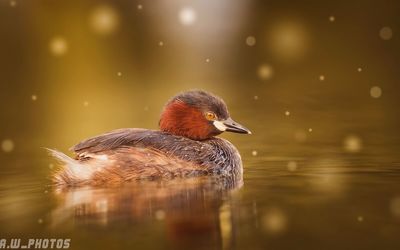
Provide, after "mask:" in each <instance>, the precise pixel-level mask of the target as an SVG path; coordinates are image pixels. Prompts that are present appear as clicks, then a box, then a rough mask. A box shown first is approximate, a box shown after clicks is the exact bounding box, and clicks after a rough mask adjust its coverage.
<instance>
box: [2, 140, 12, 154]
mask: <svg viewBox="0 0 400 250" xmlns="http://www.w3.org/2000/svg"><path fill="white" fill-rule="evenodd" d="M1 149H2V150H3V151H4V152H5V153H10V152H11V151H13V150H14V142H13V141H12V140H10V139H5V140H3V141H2V142H1Z"/></svg>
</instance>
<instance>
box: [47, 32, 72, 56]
mask: <svg viewBox="0 0 400 250" xmlns="http://www.w3.org/2000/svg"><path fill="white" fill-rule="evenodd" d="M49 47H50V52H51V53H52V54H53V55H54V56H62V55H64V54H65V53H67V51H68V43H67V41H66V40H65V39H64V38H63V37H60V36H56V37H53V38H52V39H51V40H50V43H49Z"/></svg>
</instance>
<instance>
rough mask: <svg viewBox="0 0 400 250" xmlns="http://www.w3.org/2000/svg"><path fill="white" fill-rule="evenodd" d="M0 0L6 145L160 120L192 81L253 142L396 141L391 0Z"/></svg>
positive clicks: (0, 129)
mask: <svg viewBox="0 0 400 250" xmlns="http://www.w3.org/2000/svg"><path fill="white" fill-rule="evenodd" d="M0 4H1V5H0V35H1V40H0V43H1V46H0V55H1V56H0V68H1V81H0V103H1V107H0V115H1V124H0V139H1V141H2V148H3V151H15V152H22V151H29V150H32V148H37V147H38V146H50V147H57V148H59V149H67V148H68V147H69V146H70V145H72V144H74V143H75V142H77V141H79V140H81V139H83V138H84V137H87V136H89V135H94V134H97V133H100V132H104V131H107V130H111V129H115V128H120V127H148V128H157V123H158V116H159V113H160V111H161V109H162V106H163V104H164V103H165V102H166V101H167V100H168V98H170V97H171V96H172V95H174V94H176V93H177V92H180V91H183V90H188V89H193V88H200V89H205V90H207V91H211V92H214V93H216V94H218V95H220V96H221V97H223V98H224V99H225V100H226V102H227V103H228V106H229V107H230V111H231V113H232V116H233V117H234V118H236V119H237V120H239V121H240V122H242V123H243V124H245V125H247V126H248V127H250V128H252V129H253V130H254V133H255V134H256V135H257V133H258V134H262V136H258V137H253V140H264V139H266V138H269V139H268V140H270V141H271V140H272V141H276V142H277V143H278V142H283V143H288V142H290V141H291V140H295V139H296V138H297V139H300V140H302V139H304V140H305V137H307V134H309V132H308V130H309V129H310V128H311V129H312V130H313V136H312V138H309V139H311V140H318V141H333V140H337V141H338V143H341V140H342V139H343V138H344V137H345V136H346V135H347V134H356V136H358V137H360V139H364V140H368V138H361V137H364V136H365V135H364V134H365V133H368V135H371V134H376V135H377V136H378V138H380V137H379V136H380V135H386V136H387V137H388V138H386V139H388V140H391V139H393V140H394V138H396V139H397V137H398V134H397V133H395V131H396V128H397V127H398V126H399V121H400V119H399V109H398V106H399V93H398V92H399V90H400V88H399V84H398V65H399V64H400V61H399V60H400V57H399V53H400V50H399V42H398V36H396V30H397V27H398V25H399V22H400V19H399V18H398V13H399V10H400V4H399V3H398V2H397V1H394V0H393V1H346V2H340V1H243V0H235V1H228V0H218V1H211V0H210V1H204V0H201V1H200V0H199V1H179V0H174V1H79V2H74V1H51V0H49V1H23V0H22V1H18V0H1V2H0ZM352 123H354V124H357V127H356V128H354V130H352V129H353V128H349V130H345V131H343V130H341V129H340V127H341V126H342V125H343V124H350V125H351V124H352ZM360 126H361V127H363V128H359V127H360ZM358 129H360V130H359V131H357V130H358ZM389 131H391V132H389ZM392 132H393V133H392ZM296 134H297V136H296ZM339 141H340V142H339ZM374 143H379V141H374ZM10 148H12V150H10ZM1 157H2V158H3V157H4V154H1Z"/></svg>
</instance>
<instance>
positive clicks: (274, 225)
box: [262, 208, 287, 234]
mask: <svg viewBox="0 0 400 250" xmlns="http://www.w3.org/2000/svg"><path fill="white" fill-rule="evenodd" d="M262 225H263V228H264V230H266V231H267V232H268V233H270V234H280V233H282V232H284V231H285V230H286V227H287V218H286V215H285V214H284V213H283V212H282V211H281V210H280V209H277V208H273V209H270V210H269V211H267V212H266V213H265V214H264V216H263V217H262Z"/></svg>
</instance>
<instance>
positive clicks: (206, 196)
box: [51, 177, 243, 248]
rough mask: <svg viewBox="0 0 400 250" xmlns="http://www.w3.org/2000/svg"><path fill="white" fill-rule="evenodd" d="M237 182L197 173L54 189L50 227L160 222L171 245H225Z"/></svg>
mask: <svg viewBox="0 0 400 250" xmlns="http://www.w3.org/2000/svg"><path fill="white" fill-rule="evenodd" d="M242 185H243V179H242V178H240V179H226V178H211V177H197V178H189V179H173V180H160V181H139V182H132V183H128V184H126V185H124V186H122V187H111V188H110V187H108V188H94V187H80V188H69V189H65V188H64V189H56V190H54V196H55V198H56V199H57V200H58V206H57V207H56V208H55V209H54V210H53V211H52V212H51V221H52V222H51V227H53V228H58V227H59V226H60V225H63V227H64V228H66V227H71V228H73V227H74V226H76V224H79V225H82V224H95V225H104V226H107V227H110V226H113V225H114V224H121V223H129V224H136V223H140V224H145V223H146V222H152V223H155V221H160V222H162V223H164V228H165V231H166V233H165V235H166V238H167V239H168V241H169V242H170V243H172V244H173V245H180V246H185V244H189V243H190V242H192V243H191V244H193V240H196V242H204V244H209V246H213V247H215V246H216V245H218V246H221V247H223V248H227V247H229V246H230V245H231V240H232V239H233V237H232V233H233V232H234V230H233V227H234V223H233V219H232V213H231V205H230V194H231V193H232V192H234V191H235V190H237V189H239V188H240V187H241V186H242ZM201 239H207V240H201ZM202 247H205V246H202Z"/></svg>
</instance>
